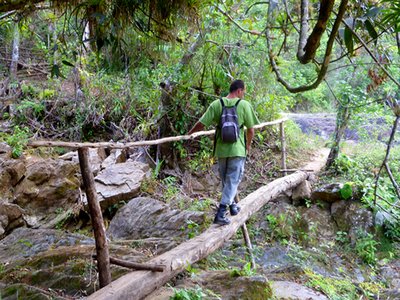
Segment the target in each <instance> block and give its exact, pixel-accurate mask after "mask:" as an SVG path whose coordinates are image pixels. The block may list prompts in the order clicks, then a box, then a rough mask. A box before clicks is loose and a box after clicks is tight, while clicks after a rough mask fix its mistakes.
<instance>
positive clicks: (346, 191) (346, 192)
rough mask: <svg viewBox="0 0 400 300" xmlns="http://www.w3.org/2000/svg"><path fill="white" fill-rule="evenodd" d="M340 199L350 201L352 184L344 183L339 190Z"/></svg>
mask: <svg viewBox="0 0 400 300" xmlns="http://www.w3.org/2000/svg"><path fill="white" fill-rule="evenodd" d="M339 194H340V197H342V199H345V200H347V199H350V198H351V197H352V196H353V183H352V182H346V183H345V184H344V185H343V187H342V188H341V189H340V190H339Z"/></svg>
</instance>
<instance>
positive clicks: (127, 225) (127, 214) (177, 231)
mask: <svg viewBox="0 0 400 300" xmlns="http://www.w3.org/2000/svg"><path fill="white" fill-rule="evenodd" d="M195 223H196V224H198V225H197V226H200V225H201V224H203V223H204V213H201V212H194V211H180V210H176V209H170V208H169V206H168V205H166V204H165V203H163V202H161V201H158V200H155V199H152V198H147V197H139V198H135V199H132V200H131V201H130V202H129V203H128V204H126V205H125V206H124V207H122V208H120V209H119V210H118V212H117V214H116V215H115V217H114V218H113V219H112V221H111V223H110V227H109V229H108V233H109V234H110V237H112V238H114V239H141V238H148V237H166V238H171V237H185V238H187V237H188V235H189V234H195V233H196V232H195V230H196V229H197V226H189V224H195ZM199 229H200V228H199Z"/></svg>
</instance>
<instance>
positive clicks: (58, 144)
mask: <svg viewBox="0 0 400 300" xmlns="http://www.w3.org/2000/svg"><path fill="white" fill-rule="evenodd" d="M285 121H287V118H282V119H278V120H275V121H271V122H264V123H261V124H258V125H256V126H254V129H260V128H262V127H265V126H271V125H276V124H281V123H283V122H285ZM214 133H215V130H208V131H199V132H195V133H193V134H191V135H178V136H171V137H165V138H162V139H157V140H151V141H138V142H129V143H118V142H117V143H113V142H99V143H78V142H63V141H34V140H29V142H28V146H29V147H33V148H37V147H64V148H74V149H78V148H113V149H124V148H131V147H142V146H151V145H159V144H163V143H170V142H176V141H182V140H192V139H194V138H196V137H198V136H203V135H213V134H214Z"/></svg>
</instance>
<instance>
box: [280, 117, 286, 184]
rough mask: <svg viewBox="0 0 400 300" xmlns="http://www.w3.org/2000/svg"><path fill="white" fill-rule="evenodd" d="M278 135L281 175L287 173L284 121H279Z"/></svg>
mask: <svg viewBox="0 0 400 300" xmlns="http://www.w3.org/2000/svg"><path fill="white" fill-rule="evenodd" d="M279 129H280V135H281V148H282V163H281V166H282V170H283V176H286V175H287V172H286V140H285V128H284V121H282V122H281V123H279Z"/></svg>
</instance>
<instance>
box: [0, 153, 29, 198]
mask: <svg viewBox="0 0 400 300" xmlns="http://www.w3.org/2000/svg"><path fill="white" fill-rule="evenodd" d="M26 164H27V161H26V159H25V158H19V159H12V158H9V157H6V158H3V157H0V200H10V199H12V198H13V193H14V190H15V186H16V185H17V184H18V183H19V182H20V180H21V179H22V178H23V176H24V174H25V172H26Z"/></svg>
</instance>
